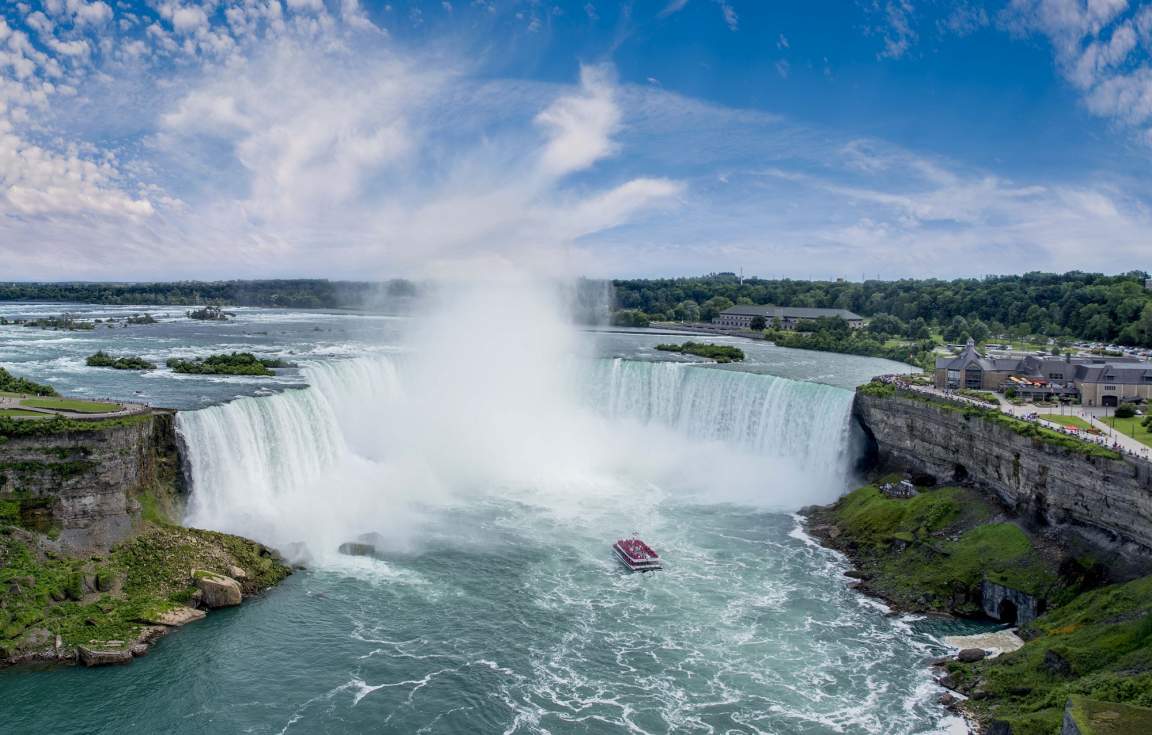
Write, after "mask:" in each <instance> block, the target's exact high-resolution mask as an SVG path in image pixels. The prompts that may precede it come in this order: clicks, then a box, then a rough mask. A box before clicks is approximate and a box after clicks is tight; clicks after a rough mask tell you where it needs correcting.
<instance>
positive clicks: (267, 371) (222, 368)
mask: <svg viewBox="0 0 1152 735" xmlns="http://www.w3.org/2000/svg"><path fill="white" fill-rule="evenodd" d="M166 364H167V365H168V367H169V368H170V369H171V370H172V372H174V373H189V374H193V375H259V376H272V375H275V373H274V372H272V368H285V367H292V364H291V363H288V362H285V361H284V360H280V359H276V358H267V357H264V358H261V357H256V356H255V355H253V354H252V353H251V352H231V353H228V354H220V355H210V356H208V357H202V358H194V359H191V360H185V359H182V358H178V357H173V358H170V359H169V360H168V362H167V363H166Z"/></svg>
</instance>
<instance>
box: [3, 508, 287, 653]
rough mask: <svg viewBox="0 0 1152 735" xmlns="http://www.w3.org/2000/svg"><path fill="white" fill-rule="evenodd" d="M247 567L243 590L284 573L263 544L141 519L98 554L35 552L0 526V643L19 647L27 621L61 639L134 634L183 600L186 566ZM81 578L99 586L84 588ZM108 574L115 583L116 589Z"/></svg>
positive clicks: (265, 584)
mask: <svg viewBox="0 0 1152 735" xmlns="http://www.w3.org/2000/svg"><path fill="white" fill-rule="evenodd" d="M232 564H235V565H237V566H239V567H241V568H243V569H244V570H245V571H246V572H247V573H248V575H249V576H248V578H247V579H245V580H241V584H242V586H243V588H244V592H245V594H252V593H254V592H256V591H258V590H261V589H265V588H267V587H270V586H272V585H274V584H276V583H277V582H279V581H280V580H281V579H283V578H284V577H285V576H287V574H288V573H289V571H290V570H289V569H288V568H287V567H285V566H283V565H282V564H280V563H279V562H277V561H276V560H275V559H274V558H273V557H272V555H271V553H270V552H268V551H267V550H266V549H264V547H262V546H260V545H259V544H256V543H254V542H251V541H248V540H247V539H243V538H240V537H237V536H229V535H227V534H221V533H216V532H213V531H202V530H198V529H189V528H180V527H178V526H149V527H147V528H146V529H145V530H144V531H143V532H142V533H141V534H140V535H138V536H136V537H135V538H133V539H130V540H128V541H126V542H124V543H123V544H121V545H119V546H117V547H116V548H114V549H113V550H112V552H111V553H110V554H108V555H107V556H105V557H97V558H92V559H72V558H68V557H62V556H52V555H46V556H38V555H37V554H36V552H34V551H33V549H32V548H31V547H30V546H29V544H28V542H27V540H26V537H24V536H21V535H19V534H17V533H14V532H11V531H10V530H0V603H2V604H0V649H2V650H3V652H7V653H13V652H15V651H18V650H20V648H21V645H22V644H21V640H22V639H23V637H24V636H25V635H26V634H27V633H28V630H29V629H30V628H45V629H47V630H48V631H49V632H51V633H54V634H59V635H60V637H61V638H62V639H63V642H64V645H66V646H75V645H77V644H84V643H87V642H88V641H91V640H98V641H105V640H120V641H125V642H130V641H132V640H134V639H135V638H136V637H137V636H138V635H139V633H140V631H141V628H142V627H143V623H142V620H144V619H147V618H149V617H152V616H154V615H156V614H158V613H160V612H163V611H164V610H167V609H169V608H172V607H174V606H176V605H178V604H181V603H183V602H186V601H187V600H188V597H189V594H190V592H191V590H190V584H191V578H190V576H189V571H190V569H192V568H193V567H195V568H198V569H207V570H209V571H214V572H218V573H227V571H228V566H229V565H232ZM85 577H87V578H88V579H89V581H91V580H92V579H93V578H95V580H96V581H97V588H98V589H101V590H104V591H103V592H97V593H92V592H88V591H87V590H86V586H85V582H84V580H85ZM113 581H118V582H120V583H121V584H120V585H119V587H120V589H119V590H118V591H117V592H116V593H112V592H111V591H110V590H111V588H113V586H114V585H113V584H112V582H113Z"/></svg>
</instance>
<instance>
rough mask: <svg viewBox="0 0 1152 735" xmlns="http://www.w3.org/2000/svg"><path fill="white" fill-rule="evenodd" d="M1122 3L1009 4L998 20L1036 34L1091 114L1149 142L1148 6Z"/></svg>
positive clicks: (1017, 0)
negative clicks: (1048, 44) (1129, 129)
mask: <svg viewBox="0 0 1152 735" xmlns="http://www.w3.org/2000/svg"><path fill="white" fill-rule="evenodd" d="M1129 10H1130V8H1129V5H1128V3H1127V2H1126V0H1091V1H1090V2H1082V1H1081V0H1012V2H1011V3H1010V5H1009V7H1008V8H1007V9H1006V10H1005V11H1004V13H1003V14H1002V16H1001V22H1002V23H1003V24H1004V26H1005V27H1006V28H1008V29H1009V30H1011V31H1013V32H1015V33H1020V34H1028V33H1039V34H1042V35H1044V36H1046V37H1047V38H1048V39H1049V40H1050V41H1051V43H1052V47H1053V50H1054V51H1055V55H1056V63H1057V66H1058V67H1059V69H1060V70H1061V72H1062V73H1063V74H1064V76H1065V78H1066V79H1067V80H1068V81H1069V82H1070V83H1071V84H1072V85H1073V86H1075V87H1076V88H1077V89H1078V90H1079V91H1080V92H1081V93H1082V94H1083V95H1084V100H1085V104H1086V106H1087V107H1088V109H1089V110H1091V111H1092V112H1093V113H1094V114H1096V115H1099V116H1101V117H1104V118H1108V119H1111V120H1115V121H1117V122H1119V123H1121V124H1124V125H1128V126H1131V127H1133V128H1135V129H1136V130H1137V134H1138V137H1140V138H1142V139H1148V138H1152V60H1150V56H1152V7H1148V6H1143V7H1138V9H1136V10H1135V11H1134V12H1129Z"/></svg>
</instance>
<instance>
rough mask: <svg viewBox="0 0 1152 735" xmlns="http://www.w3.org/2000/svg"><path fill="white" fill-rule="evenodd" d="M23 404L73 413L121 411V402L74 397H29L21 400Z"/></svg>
mask: <svg viewBox="0 0 1152 735" xmlns="http://www.w3.org/2000/svg"><path fill="white" fill-rule="evenodd" d="M20 405H21V406H29V407H31V408H51V409H55V410H58V411H71V412H73V413H112V412H114V411H119V410H120V408H121V406H120V404H119V403H107V402H102V401H79V400H75V399H72V398H28V399H25V400H23V401H21V402H20Z"/></svg>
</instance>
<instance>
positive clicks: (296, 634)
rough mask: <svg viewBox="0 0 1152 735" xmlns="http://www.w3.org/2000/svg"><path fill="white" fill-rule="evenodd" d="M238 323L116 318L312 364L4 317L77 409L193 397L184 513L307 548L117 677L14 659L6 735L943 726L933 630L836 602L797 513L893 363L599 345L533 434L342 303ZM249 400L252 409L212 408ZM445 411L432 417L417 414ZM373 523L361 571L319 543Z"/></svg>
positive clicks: (30, 369)
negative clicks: (636, 565) (100, 367)
mask: <svg viewBox="0 0 1152 735" xmlns="http://www.w3.org/2000/svg"><path fill="white" fill-rule="evenodd" d="M5 308H12V307H5ZM58 312H59V309H57V310H56V311H55V312H53V313H58ZM245 318H248V317H245ZM250 318H251V321H250V322H248V323H247V326H245V325H244V324H238V325H221V328H220V330H219V331H218V332H213V326H214V325H199V324H197V325H194V329H195V334H192V333H191V332H190V331H189V332H188V333H185V330H192V329H193V327H188V326H187V325H186V324H184V323H181V322H173V323H170V324H167V325H157V327H156V328H153V329H154V331H153V332H151V333H148V332H143V331H140V332H136V331H135V328H133V329H128V330H119V331H124V332H131V333H132V334H131V337H132V340H134V341H133V342H132V344H133V349H132V350H130V351H134V352H147V351H148V350H151V351H152V353H154V354H157V355H162V354H164V353H165V352H166V351H167V350H168V349H171V345H174V344H181V345H183V347H182V348H183V349H187V350H190V351H191V350H202V351H208V350H211V349H214V347H215V346H218V345H228V348H229V349H239V348H248V347H251V348H260V349H261V351H264V352H268V353H274V354H295V355H297V356H306V357H304V358H303V359H301V368H300V369H299V370H296V371H292V373H291V374H290V375H287V376H282V377H281V378H279V379H277V380H275V381H260V380H256V379H239V380H199V379H196V380H185V379H183V378H177V377H175V376H170V375H165V374H163V372H161V373H158V374H156V375H153V376H150V377H139V376H131V375H127V376H126V375H113V376H109V375H107V374H105V373H98V372H96V371H93V370H89V369H87V368H84V367H83V366H82V365H77V364H76V362H77V360H78V359H80V360H81V361H82V356H83V355H84V354H88V353H90V352H92V351H94V346H95V345H99V344H106V345H109V346H114V345H117V344H120V342H119V341H118V340H119V337H118V336H117V335H103V334H100V335H81V336H80V337H79V339H80V340H81V341H80V342H79V343H77V342H74V341H49V340H70V339H77V337H76V336H74V335H71V334H66V335H61V334H59V333H50V334H44V333H39V334H36V335H32V338H31V339H29V338H28V337H27V336H26V335H25V334H24V333H21V332H15V333H13V332H12V331H11V329H10V328H9V329H7V330H5V331H0V353H2V354H4V355H5V360H6V361H8V362H7V364H10V365H11V364H12V362H13V360H12V356H13V355H18V356H19V357H20V358H21V359H20V360H18V362H20V365H19V366H18V368H22V369H20V372H22V373H23V374H27V375H29V376H31V377H37V378H42V379H52V380H54V381H56V382H61V378H65V379H66V381H64V382H66V383H67V385H68V386H69V387H73V388H75V389H84V390H85V391H86V392H87V394H88V395H109V396H128V395H134V391H136V390H142V388H140V387H138V386H140V385H141V384H143V385H146V386H148V387H147V390H148V391H149V392H150V393H152V394H154V395H163V396H165V397H166V399H167V400H168V402H170V403H172V404H173V405H179V406H181V407H185V408H190V407H194V406H204V405H206V406H208V408H206V409H203V410H200V411H195V412H190V413H187V414H184V415H182V417H181V423H180V426H181V432H182V433H183V434H184V437H185V440H186V441H187V442H189V461H190V463H191V465H192V475H193V481H194V494H195V495H194V498H193V502H192V504H191V505H190V510H189V514H190V515H189V521H190V522H193V523H197V524H198V525H204V526H209V527H213V528H221V529H222V530H231V531H237V532H242V533H247V534H249V535H253V536H255V537H257V538H260V539H261V540H264V541H267V542H269V543H275V544H277V545H279V546H281V547H282V548H285V549H293V550H294V551H293V553H294V554H296V555H297V556H299V557H301V558H306V559H307V560H308V569H307V570H304V571H300V572H297V573H296V574H295V575H293V576H292V577H291V578H290V579H289V580H288V581H287V582H285V583H284V584H283V585H281V586H280V587H278V588H277V589H275V590H272V591H271V592H269V593H268V594H266V595H264V596H262V597H260V598H258V599H254V600H251V601H249V602H248V603H246V604H245V605H244V606H242V607H240V608H237V609H231V610H225V611H217V612H214V613H212V614H211V615H210V616H209V617H208V619H207V620H205V621H203V622H200V623H196V624H193V625H190V626H188V627H186V628H185V629H182V630H180V631H179V632H177V633H175V634H173V635H171V636H169V637H167V638H165V639H163V640H162V641H160V642H159V643H158V645H156V646H155V647H154V649H153V650H152V652H151V653H150V654H149V655H148V656H147V657H145V658H143V659H140V660H138V661H136V662H134V663H133V664H132V665H131V666H127V667H123V668H114V669H100V670H89V669H78V668H62V669H55V670H51V671H34V670H28V669H10V670H6V671H0V701H2V702H3V703H4V704H3V719H2V724H0V729H3V731H4V732H15V733H42V732H53V733H124V732H141V733H159V732H164V733H167V732H172V733H283V732H289V733H360V732H379V733H414V732H429V733H489V732H493V733H503V732H510V733H543V732H551V733H601V732H603V733H616V732H637V733H640V732H643V733H666V732H677V733H679V732H699V733H712V732H723V733H756V732H764V733H814V734H815V733H893V734H895V733H929V732H940V731H941V729H942V728H944V727H947V726H948V725H949V723H945V722H942V720H941V717H942V715H943V711H942V710H941V709H940V708H939V707H938V706H937V705H935V704H934V698H935V693H936V691H937V690H936V689H935V687H934V685H933V684H932V682H931V679H930V677H929V674H928V671H927V669H926V668H925V666H924V665H923V662H924V660H925V658H926V657H927V656H929V655H932V654H933V653H934V652H936V651H938V650H939V647H938V645H937V644H936V643H935V641H934V639H933V638H932V635H931V634H932V633H933V632H934V628H933V627H932V626H931V625H926V624H925V623H923V622H909V621H906V620H903V619H900V618H898V617H893V616H889V615H886V614H885V611H884V609H883V608H882V606H879V605H877V604H876V603H875V602H873V601H871V600H868V599H866V598H863V597H861V596H859V595H857V594H855V593H854V592H852V591H851V589H850V588H849V587H848V586H847V584H846V582H847V580H846V579H845V578H844V577H843V576H842V574H841V572H842V570H843V569H844V565H843V563H842V561H841V560H840V559H839V558H838V557H837V556H836V555H834V554H832V553H831V552H828V551H827V550H824V549H821V548H819V547H817V546H816V545H815V544H813V543H811V541H810V540H808V539H807V538H806V537H805V536H804V535H803V534H802V533H801V532H799V529H798V526H797V521H796V519H795V517H794V516H792V515H791V513H790V511H791V510H792V509H794V508H796V507H798V506H799V505H800V504H803V503H804V502H811V501H813V500H820V499H827V497H828V496H829V494H831V496H832V497H834V495H835V493H837V492H839V491H841V490H842V489H843V487H844V486H845V484H846V483H848V482H849V476H848V475H849V469H850V468H849V465H850V460H851V457H852V451H851V446H850V442H851V433H850V431H849V430H848V427H847V405H848V401H850V393H849V392H848V391H847V390H844V389H843V388H841V387H837V385H836V383H839V384H840V385H844V384H851V383H852V382H859V380H861V379H862V377H861V376H867V375H868V374H874V373H878V372H882V371H885V370H887V369H890V368H891V363H883V362H882V361H873V360H864V359H860V358H847V357H843V356H827V358H826V363H822V362H821V359H822V356H820V355H814V354H813V353H799V354H791V353H790V351H786V350H776V349H775V348H772V347H770V346H767V345H756V346H755V349H752V350H750V353H753V354H752V355H751V356H752V361H753V363H754V365H753V369H752V370H751V371H740V373H739V374H731V373H729V372H725V371H721V370H716V369H713V368H709V367H702V366H697V365H690V364H674V365H669V364H654V363H643V364H641V363H637V362H635V361H634V358H641V359H643V360H650V359H654V358H655V357H658V355H655V354H654V352H653V350H652V349H651V347H652V345H654V343H655V342H656V341H658V340H659V338H658V337H653V336H650V335H640V336H635V335H611V336H608V337H605V338H603V339H601V340H597V339H595V338H594V337H592V336H589V338H588V340H587V341H588V342H589V346H588V350H587V354H585V355H582V356H578V357H577V358H576V359H575V362H574V364H575V365H576V367H577V370H576V375H577V376H578V377H579V381H578V382H579V390H577V391H575V392H574V395H576V397H577V398H578V401H577V403H579V405H569V404H567V403H565V402H563V401H556V402H554V403H549V404H548V405H547V406H545V407H542V408H546V409H547V410H546V411H542V414H541V421H540V423H539V425H538V426H533V427H531V429H530V430H527V431H523V432H522V433H510V432H513V431H514V430H513V429H509V428H508V426H509V425H511V424H510V423H509V422H508V421H506V420H505V417H501V416H496V417H493V416H489V415H488V414H489V413H490V408H491V406H490V405H489V404H487V403H485V402H483V401H481V402H479V403H477V404H476V405H462V403H461V399H460V396H467V395H468V394H469V393H470V391H469V390H462V391H460V392H459V393H455V392H453V391H452V387H451V386H446V387H445V391H446V394H447V396H448V400H443V401H441V400H436V401H429V400H428V399H427V398H426V397H425V396H424V395H423V393H422V385H423V384H422V383H421V382H420V380H419V378H420V376H419V375H413V374H412V372H413V371H412V369H411V364H410V363H408V362H406V358H405V355H404V352H403V350H401V349H399V345H398V344H396V343H395V342H390V337H389V334H390V330H393V329H394V328H395V325H392V324H390V323H388V322H386V321H384V320H381V321H380V322H379V323H378V324H377V326H376V327H375V328H373V329H367V330H365V329H363V328H362V325H363V323H362V322H358V321H356V320H358V319H361V318H362V317H356V316H352V315H338V314H337V315H333V314H314V313H298V312H275V311H253V312H252V314H251V317H250ZM321 324H323V327H322V328H324V329H333V330H336V329H345V330H346V331H345V332H336V331H332V332H317V331H316V330H315V327H317V326H321ZM255 325H262V326H261V328H259V329H257V328H256V326H255ZM380 325H384V326H380ZM353 327H355V329H356V330H359V331H358V332H357V333H356V334H354V330H353ZM139 329H140V330H144V329H148V328H147V327H141V328H139ZM245 330H247V331H245ZM28 331H29V332H34V331H38V330H28ZM264 331H267V332H268V333H269V334H267V335H265V334H259V335H256V336H254V337H251V338H245V337H243V335H244V334H247V333H255V332H264ZM277 333H279V334H277ZM318 334H319V335H322V336H321V337H317V336H316V335H318ZM214 335H215V336H214ZM330 335H335V336H330ZM359 335H363V336H359ZM26 339H27V340H28V343H27V344H25V343H24V342H23V340H26ZM99 340H104V342H103V343H102V342H100V341H99ZM165 340H170V341H165ZM323 340H328V341H323ZM341 340H343V341H341ZM322 341H323V343H321V342H322ZM105 349H107V347H105ZM125 351H129V350H125ZM353 355H355V359H348V357H349V356H353ZM613 358H625V359H613ZM461 359H462V360H464V359H471V360H474V359H476V358H475V356H468V357H465V356H462V357H461ZM761 373H762V374H761ZM833 373H834V374H836V375H839V376H840V377H839V378H838V379H837V380H835V381H833V380H831V379H829V378H828V377H827V376H828V375H831V374H833ZM774 376H775V377H774ZM781 376H782V377H781ZM805 377H811V378H819V379H820V380H821V383H820V384H816V383H807V382H798V381H797V380H796V379H797V378H801V379H802V378H805ZM824 383H833V384H832V385H825V384H824ZM304 384H308V385H310V386H311V387H309V388H307V389H304V390H288V391H287V392H280V391H281V390H282V389H283V388H284V387H285V386H286V385H304ZM469 387H470V386H468V385H466V386H464V388H469ZM545 387H548V386H545ZM266 393H271V395H265V394H266ZM236 396H247V397H246V398H242V399H241V400H235V401H231V402H229V403H226V404H224V403H221V401H223V400H225V399H228V398H233V397H236ZM414 408H415V410H414ZM517 408H521V407H517V406H515V405H513V406H511V407H510V410H515V409H517ZM537 408H541V407H537ZM438 411H442V412H446V415H447V418H448V419H449V421H448V422H447V423H445V422H444V421H443V420H442V419H443V418H444V416H433V417H432V419H429V420H428V423H427V425H425V424H424V423H422V422H423V420H424V419H425V418H427V414H430V413H431V414H435V413H436V412H438ZM453 418H457V419H459V420H460V422H462V423H463V424H466V426H465V427H464V429H465V430H461V431H458V432H457V431H455V430H454V429H453V425H452V422H451V419H453ZM517 418H518V416H517V415H515V414H514V415H513V416H512V417H511V420H512V424H515V421H514V420H515V419H517ZM574 427H576V428H578V429H579V430H578V431H577V430H576V429H575V428H574ZM429 428H430V429H434V431H433V432H431V433H428V434H426V433H425V429H429ZM429 439H430V440H429ZM632 529H637V530H640V531H641V532H642V535H643V537H644V538H645V539H647V540H648V541H649V542H650V543H652V544H653V545H654V546H655V547H656V548H657V549H658V550H659V551H660V552H661V554H662V556H663V557H664V559H665V562H666V570H665V571H663V572H659V573H653V574H647V575H633V574H628V573H626V572H624V571H623V570H622V569H621V568H620V567H619V565H618V564H617V563H616V562H615V561H614V560H613V558H612V556H611V553H610V549H609V547H610V544H611V542H612V541H613V540H614V539H615V538H616V537H618V536H620V535H624V534H627V533H628V532H629V531H631V530H632ZM361 534H369V535H370V536H371V540H372V541H373V542H374V543H375V544H376V545H377V547H378V553H377V555H376V556H375V557H347V556H342V555H339V554H337V553H335V546H336V545H337V544H338V542H339V541H341V540H348V539H350V538H354V537H361V536H360V535H361Z"/></svg>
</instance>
